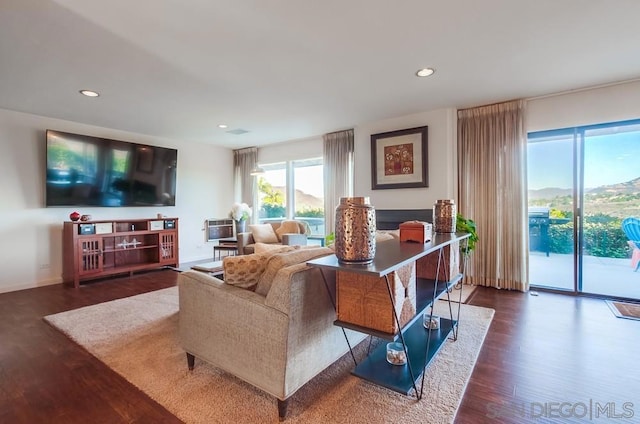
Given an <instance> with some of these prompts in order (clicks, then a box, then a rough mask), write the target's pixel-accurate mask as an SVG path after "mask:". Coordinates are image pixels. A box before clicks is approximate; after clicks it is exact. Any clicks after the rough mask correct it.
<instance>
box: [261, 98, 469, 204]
mask: <svg viewBox="0 0 640 424" xmlns="http://www.w3.org/2000/svg"><path fill="white" fill-rule="evenodd" d="M425 125H427V126H428V127H429V130H428V146H427V150H428V162H429V167H428V175H429V187H426V188H410V189H409V188H405V189H391V190H371V135H372V134H377V133H382V132H387V131H394V130H402V129H407V128H415V127H421V126H425ZM456 125H457V118H456V111H455V109H440V110H435V111H430V112H422V113H416V114H413V115H407V116H402V117H398V118H393V119H386V120H383V121H376V122H369V123H365V124H360V125H357V126H355V127H354V148H355V154H354V157H355V186H354V195H355V196H369V197H370V199H371V203H372V204H373V205H374V206H375V207H376V208H377V209H430V208H432V207H433V204H434V203H435V201H436V200H438V199H452V198H455V194H456V171H455V170H456V169H457V168H456V162H455V145H456V143H455V140H456ZM321 156H322V137H317V138H310V139H305V140H297V141H292V142H287V143H281V144H276V145H272V146H266V147H261V148H259V149H258V162H260V163H262V164H268V163H276V162H282V161H285V160H295V159H306V158H310V157H321Z"/></svg>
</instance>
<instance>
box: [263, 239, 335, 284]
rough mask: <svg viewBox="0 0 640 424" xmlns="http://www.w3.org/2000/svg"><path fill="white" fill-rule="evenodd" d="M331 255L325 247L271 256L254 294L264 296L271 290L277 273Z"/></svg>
mask: <svg viewBox="0 0 640 424" xmlns="http://www.w3.org/2000/svg"><path fill="white" fill-rule="evenodd" d="M332 253H333V250H331V249H329V248H326V247H316V248H314V249H295V250H294V251H292V252H286V253H278V254H276V255H273V256H271V257H270V258H269V259H268V260H267V266H266V268H265V270H264V272H263V273H262V275H261V276H260V278H259V279H258V285H257V286H256V290H255V291H256V293H258V294H261V295H263V296H266V295H267V294H268V293H269V290H270V289H271V284H272V283H273V279H274V278H275V277H276V274H277V273H278V271H280V270H281V269H282V268H285V267H287V266H289V265H294V264H299V263H302V262H306V261H310V260H311V259H315V258H318V257H320V256H326V255H330V254H332Z"/></svg>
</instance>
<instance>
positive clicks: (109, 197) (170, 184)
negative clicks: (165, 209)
mask: <svg viewBox="0 0 640 424" xmlns="http://www.w3.org/2000/svg"><path fill="white" fill-rule="evenodd" d="M46 139H47V140H46V150H47V181H46V195H45V204H46V206H47V207H49V206H175V204H176V171H177V170H176V166H177V163H178V151H177V150H176V149H170V148H165V147H157V146H149V145H144V144H137V143H130V142H125V141H118V140H110V139H106V138H98V137H91V136H87V135H79V134H70V133H66V132H61V131H53V130H47V132H46Z"/></svg>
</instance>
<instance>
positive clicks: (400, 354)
mask: <svg viewBox="0 0 640 424" xmlns="http://www.w3.org/2000/svg"><path fill="white" fill-rule="evenodd" d="M387 362H389V363H390V364H391V365H404V364H406V363H407V355H406V354H405V353H404V348H403V347H402V343H398V342H392V343H387Z"/></svg>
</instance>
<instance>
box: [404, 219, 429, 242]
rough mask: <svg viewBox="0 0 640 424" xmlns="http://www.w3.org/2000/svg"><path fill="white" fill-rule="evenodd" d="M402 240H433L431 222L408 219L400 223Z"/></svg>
mask: <svg viewBox="0 0 640 424" xmlns="http://www.w3.org/2000/svg"><path fill="white" fill-rule="evenodd" d="M400 241H404V242H408V241H412V242H416V243H426V242H428V241H431V224H430V223H428V222H423V221H407V222H403V223H402V224H400Z"/></svg>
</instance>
